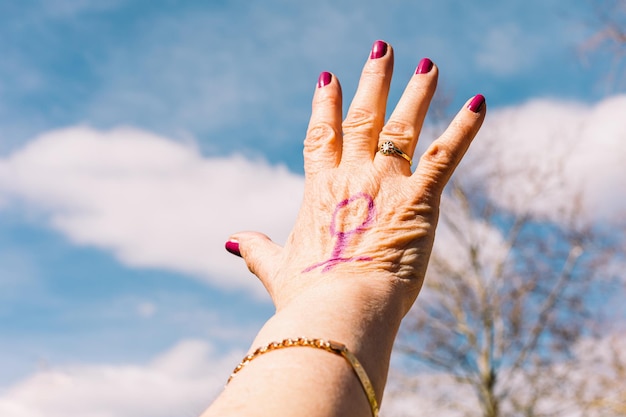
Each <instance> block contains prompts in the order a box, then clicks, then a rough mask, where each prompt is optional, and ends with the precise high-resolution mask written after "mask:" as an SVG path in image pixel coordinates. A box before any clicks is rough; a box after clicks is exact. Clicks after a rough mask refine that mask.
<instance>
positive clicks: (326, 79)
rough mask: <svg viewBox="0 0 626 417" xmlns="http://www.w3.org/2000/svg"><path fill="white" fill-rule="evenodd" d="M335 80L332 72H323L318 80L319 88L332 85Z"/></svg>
mask: <svg viewBox="0 0 626 417" xmlns="http://www.w3.org/2000/svg"><path fill="white" fill-rule="evenodd" d="M332 79H333V75H332V74H331V73H330V72H326V71H324V72H322V73H321V74H320V77H319V78H318V79H317V88H322V87H324V86H325V85H328V84H330V82H331V81H332Z"/></svg>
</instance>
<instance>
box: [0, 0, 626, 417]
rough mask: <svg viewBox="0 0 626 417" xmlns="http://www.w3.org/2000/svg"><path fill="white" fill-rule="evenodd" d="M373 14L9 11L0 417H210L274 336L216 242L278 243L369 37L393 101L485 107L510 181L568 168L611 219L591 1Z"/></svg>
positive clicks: (158, 3) (0, 227)
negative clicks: (307, 149) (529, 164)
mask: <svg viewBox="0 0 626 417" xmlns="http://www.w3.org/2000/svg"><path fill="white" fill-rule="evenodd" d="M387 3H388V4H386V5H383V4H382V2H376V1H370V0H366V1H363V0H358V1H357V0H334V1H330V0H318V1H315V2H294V1H287V0H267V1H262V2H251V1H241V0H234V1H228V0H208V1H200V0H198V1H193V0H190V1H184V2H183V1H175V0H110V1H106V2H93V1H88V0H46V1H44V0H40V1H35V0H33V1H30V2H8V1H0V415H3V416H8V417H18V416H19V417H32V416H41V415H44V414H43V413H44V412H45V415H46V416H57V415H59V416H61V415H63V416H68V415H81V416H86V417H89V416H107V417H108V416H131V415H132V416H144V415H145V416H148V415H149V416H166V415H168V416H169V415H189V416H192V415H195V414H198V412H199V411H200V410H202V409H203V408H204V407H205V406H206V404H207V403H208V402H209V401H210V399H211V398H212V397H213V396H214V395H215V393H216V392H218V390H219V389H220V387H221V385H222V384H223V382H224V380H225V378H226V376H227V374H228V372H229V371H230V369H231V368H232V367H233V366H234V365H235V364H236V363H237V362H238V360H239V356H240V355H241V354H242V352H243V351H244V350H245V349H247V347H248V344H249V343H250V341H251V339H252V336H253V335H254V333H255V331H256V329H258V327H259V326H260V325H261V324H262V323H263V322H264V321H265V319H267V318H268V317H269V315H271V314H272V307H271V305H270V304H269V302H268V298H267V297H266V296H265V295H264V293H263V290H262V288H261V286H260V285H259V284H258V283H257V281H256V279H255V278H254V277H253V276H251V275H250V274H249V273H248V272H247V270H246V268H245V266H244V265H243V263H242V262H241V261H240V260H239V259H236V258H234V257H233V256H231V255H229V254H228V253H226V252H225V251H224V250H223V243H224V241H225V240H226V238H227V237H228V235H229V234H230V233H232V232H235V231H238V230H246V229H251V230H260V231H263V232H266V233H268V234H269V235H271V236H272V237H273V238H274V239H275V240H277V241H279V242H281V241H282V240H284V239H285V238H286V236H287V234H288V232H289V230H290V226H291V223H292V221H293V219H294V218H295V215H296V211H297V208H298V202H299V198H300V196H301V193H302V183H303V182H302V152H301V147H302V140H303V135H304V131H305V128H306V125H307V118H308V112H309V109H310V100H311V97H312V93H313V89H314V86H315V82H316V80H317V76H318V74H319V73H320V72H321V71H326V70H327V71H332V72H333V73H335V74H336V75H337V76H338V78H339V80H340V81H341V83H342V86H343V91H344V94H345V95H346V96H347V97H349V96H351V95H352V93H353V92H354V90H355V88H356V84H357V81H358V76H359V72H360V69H361V67H362V65H363V62H364V61H365V59H366V58H367V56H368V53H369V49H370V47H371V44H372V42H373V41H374V40H376V39H384V40H386V41H388V42H389V43H391V44H392V45H393V47H394V50H395V54H396V61H395V77H394V82H393V84H392V90H391V94H390V102H392V103H393V102H395V100H397V98H398V97H399V95H400V93H401V91H402V89H403V88H404V84H405V82H406V81H407V80H408V79H409V77H410V75H411V74H412V73H413V71H414V69H415V66H416V65H417V63H418V62H419V60H420V59H421V58H422V57H424V56H428V57H430V58H431V59H432V60H433V61H435V62H436V63H437V65H438V67H439V71H440V74H441V76H440V83H439V85H440V87H439V91H440V93H439V95H438V97H439V98H438V100H439V102H440V103H447V105H448V107H447V108H446V109H447V111H448V112H449V113H453V112H455V111H456V109H457V108H458V107H459V106H460V105H461V104H462V103H463V102H465V100H466V99H467V98H469V97H471V96H472V95H474V94H476V93H482V94H484V95H485V96H486V97H487V101H488V103H489V113H490V114H489V116H488V119H487V122H486V123H485V127H484V131H485V132H486V133H484V134H483V135H488V134H489V132H490V131H491V132H494V131H497V132H498V135H499V137H503V138H504V139H502V142H500V143H499V144H498V145H497V146H500V147H502V149H503V161H505V162H504V163H503V164H504V165H506V166H510V167H512V168H511V169H514V167H515V164H520V161H526V160H533V161H539V163H540V164H541V162H542V161H545V163H546V164H547V165H549V164H550V161H551V159H550V158H551V157H554V156H555V155H557V156H561V155H565V154H567V155H568V156H571V158H570V159H568V163H567V164H566V166H565V168H564V169H565V173H566V174H567V177H568V178H570V179H571V181H572V183H573V184H575V185H576V186H580V187H583V188H584V189H585V190H586V196H587V197H586V199H585V200H584V201H583V209H584V213H586V216H588V218H589V219H592V218H594V216H601V218H602V219H609V220H612V219H618V218H619V215H620V213H623V212H624V209H626V207H624V201H623V200H624V199H623V198H619V195H620V194H619V193H616V192H615V190H616V189H617V190H622V191H623V190H624V189H625V186H626V184H625V183H624V180H623V175H622V174H620V173H621V172H623V171H622V169H623V168H622V167H623V166H624V162H626V156H625V155H626V148H625V147H624V143H626V142H624V140H623V139H624V138H625V137H626V127H625V124H624V113H625V110H626V96H624V95H621V94H623V93H624V91H626V88H625V87H626V83H625V81H626V80H625V78H624V75H623V73H622V74H621V73H620V70H622V69H623V68H621V67H620V65H619V63H616V61H615V60H614V59H613V57H612V56H611V55H610V54H608V53H605V52H602V51H597V50H591V49H589V48H587V47H586V46H585V45H589V43H588V42H587V41H588V40H589V39H591V38H592V36H593V33H594V32H595V30H596V27H595V26H594V24H595V21H594V18H593V16H594V13H595V10H594V8H593V6H592V5H593V3H594V2H591V1H589V2H587V1H578V2H566V1H557V0H548V1H545V0H525V1H517V0H513V1H508V2H502V1H496V0H478V1H473V2H461V1H452V0H444V1H441V0H424V1H405V0H398V1H390V2H387ZM345 101H346V102H349V100H348V99H346V100H345ZM390 107H391V108H392V107H393V105H390ZM426 139H428V138H426ZM426 139H425V140H426ZM479 139H480V137H479ZM485 143H489V142H485ZM483 146H486V145H483ZM480 149H481V148H480V145H478V146H477V147H475V149H473V151H475V152H474V154H471V153H470V155H468V157H470V158H472V155H474V156H476V155H479V153H480ZM507 158H508V159H507ZM478 159H480V158H478ZM518 185H519V184H517V185H515V186H516V187H517V186H518ZM494 187H495V186H494ZM496 188H497V189H498V190H501V189H502V188H501V187H500V186H498V187H496ZM494 189H495V188H494ZM511 189H512V188H509V190H511ZM515 190H516V192H515V193H513V192H511V194H515V195H513V196H512V197H511V198H508V197H507V198H504V197H502V196H500V197H498V196H497V195H496V194H498V193H496V192H495V191H494V196H493V197H494V198H501V199H502V204H503V205H505V206H506V204H513V203H511V202H512V201H514V199H515V198H521V199H523V198H524V197H523V196H524V194H523V192H522V193H521V194H520V193H518V192H517V191H518V190H519V188H515ZM522 191H523V190H522ZM561 192H562V193H564V194H559V195H558V196H556V197H555V198H554V199H553V200H551V201H546V202H544V203H543V204H539V205H538V206H537V214H538V215H540V216H544V217H545V218H548V219H551V220H552V221H558V218H557V216H556V214H555V213H557V211H555V210H556V209H554V207H553V204H552V202H553V201H555V200H556V201H560V202H561V203H564V202H566V201H568V200H567V197H568V195H567V193H566V187H565V188H563V189H561ZM515 196H517V197H515ZM520 196H521V197H520ZM557 197H558V198H557ZM140 386H141V387H144V388H142V389H138V387H140Z"/></svg>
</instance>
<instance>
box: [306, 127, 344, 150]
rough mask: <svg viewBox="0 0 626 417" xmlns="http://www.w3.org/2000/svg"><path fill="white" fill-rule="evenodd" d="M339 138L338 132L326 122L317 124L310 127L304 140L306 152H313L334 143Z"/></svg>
mask: <svg viewBox="0 0 626 417" xmlns="http://www.w3.org/2000/svg"><path fill="white" fill-rule="evenodd" d="M337 137H338V134H337V131H336V130H335V129H334V128H333V127H332V126H331V125H330V124H329V123H325V122H320V123H316V124H314V125H312V126H310V127H309V130H308V131H307V134H306V139H304V149H305V151H311V150H315V149H318V148H320V147H323V146H325V145H328V144H329V143H332V142H334V141H335V140H336V139H337Z"/></svg>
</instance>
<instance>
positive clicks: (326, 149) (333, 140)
mask: <svg viewBox="0 0 626 417" xmlns="http://www.w3.org/2000/svg"><path fill="white" fill-rule="evenodd" d="M340 160H341V86H340V85H339V81H338V80H337V79H336V77H334V76H333V75H332V74H331V73H330V72H322V73H321V74H320V76H319V79H318V81H317V88H316V89H315V95H314V96H313V110H312V113H311V120H310V121H309V128H308V129H307V134H306V139H305V140H304V172H305V174H306V175H307V176H310V175H313V174H315V173H317V172H319V171H321V170H325V169H329V168H334V167H336V166H337V165H339V161H340Z"/></svg>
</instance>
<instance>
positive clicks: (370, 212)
mask: <svg viewBox="0 0 626 417" xmlns="http://www.w3.org/2000/svg"><path fill="white" fill-rule="evenodd" d="M357 200H365V201H366V202H367V217H366V218H365V220H364V221H363V223H361V224H360V225H359V226H357V227H356V228H355V229H353V230H348V231H338V230H337V225H336V221H337V215H338V214H339V211H340V210H342V209H345V208H346V207H347V206H349V205H350V204H352V203H353V202H355V201H357ZM374 213H375V210H374V200H373V199H372V197H370V196H369V195H367V194H365V193H358V194H355V195H353V196H352V197H350V198H348V199H346V200H343V201H342V202H340V203H339V204H337V207H335V212H334V213H333V219H332V221H331V223H330V235H331V236H334V237H336V238H337V242H336V243H335V247H334V248H333V252H332V254H331V256H330V259H328V260H326V261H324V262H320V263H317V264H314V265H311V266H310V267H308V268H306V269H305V270H304V271H302V272H309V271H312V270H314V269H317V268H319V267H321V266H323V267H324V269H322V272H328V271H330V270H331V269H332V268H333V267H334V266H335V265H337V264H340V263H343V262H358V261H371V260H372V258H370V257H367V256H357V257H350V258H345V257H342V256H341V255H342V254H343V253H344V251H345V250H346V248H347V246H348V243H349V240H350V238H351V237H352V236H354V235H356V234H359V233H363V232H364V231H365V230H367V228H368V227H369V226H370V225H371V224H372V222H373V221H374Z"/></svg>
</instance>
